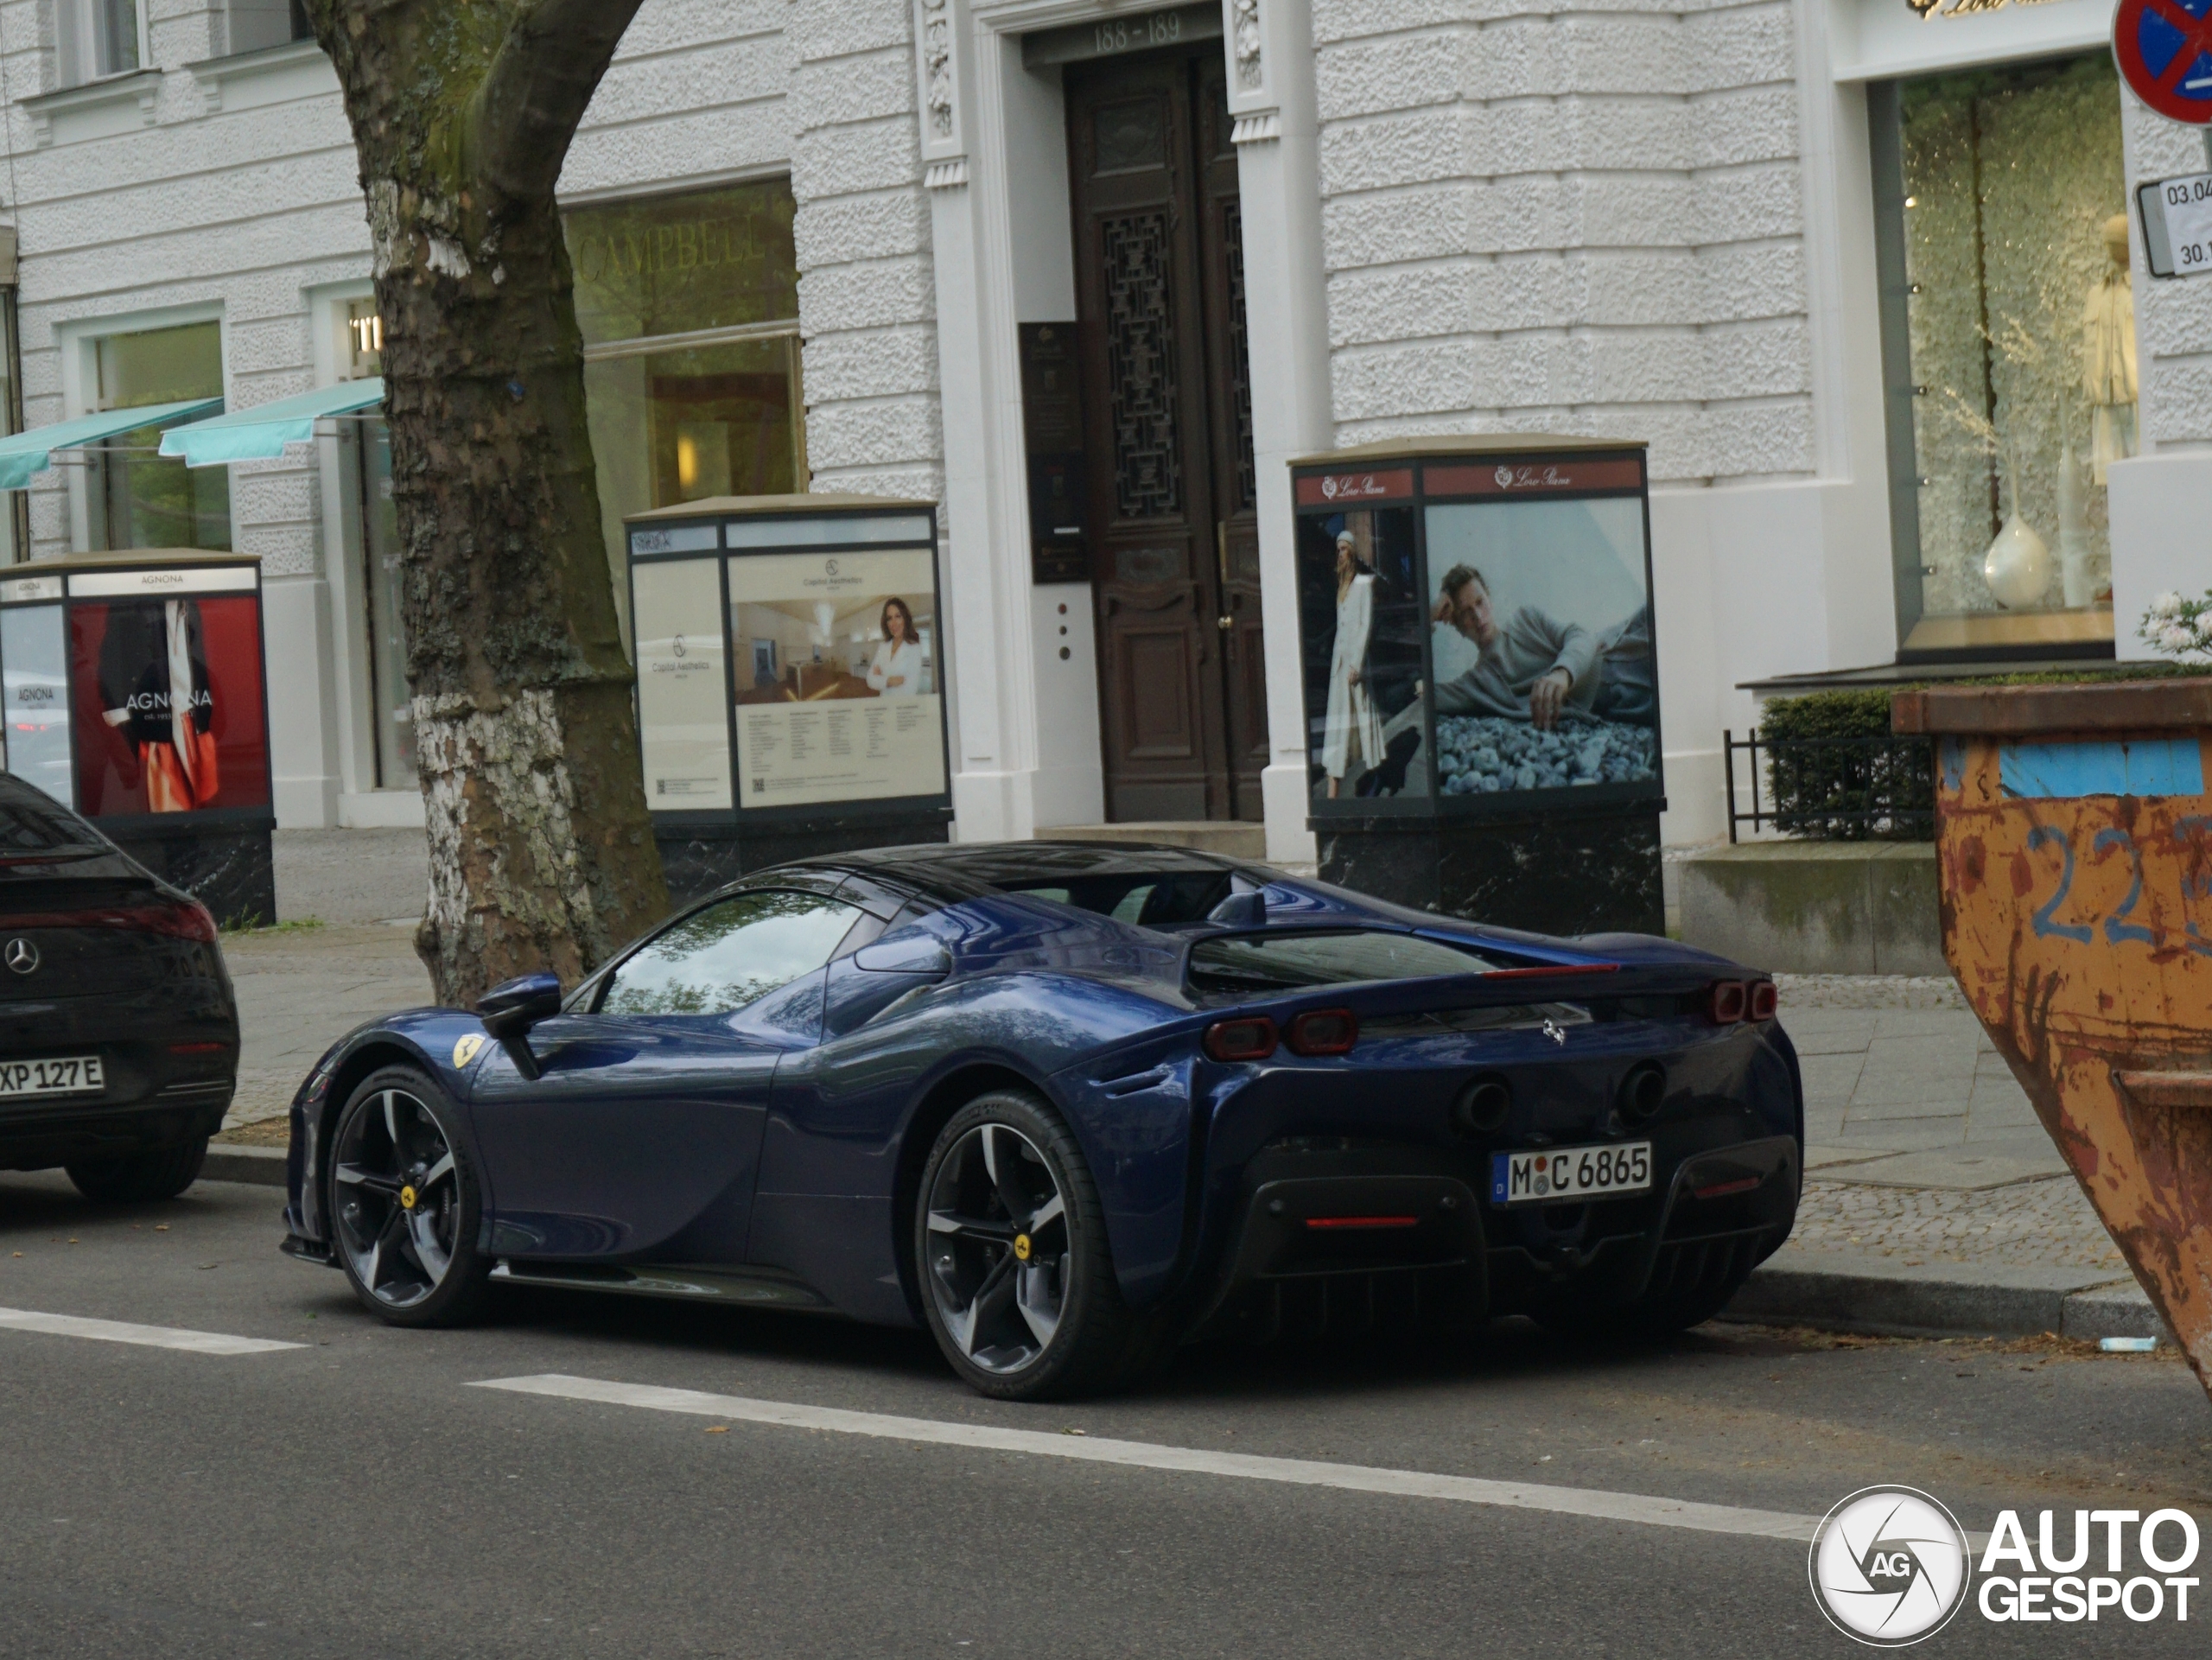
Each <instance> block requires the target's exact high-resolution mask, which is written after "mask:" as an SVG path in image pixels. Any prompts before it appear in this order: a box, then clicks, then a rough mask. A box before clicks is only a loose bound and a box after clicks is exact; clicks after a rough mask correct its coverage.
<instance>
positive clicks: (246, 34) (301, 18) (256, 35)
mask: <svg viewBox="0 0 2212 1660" xmlns="http://www.w3.org/2000/svg"><path fill="white" fill-rule="evenodd" d="M229 10H230V24H231V35H230V47H231V50H232V52H234V53H236V52H260V51H264V50H266V49H267V48H270V47H272V46H289V44H290V43H291V42H292V41H311V40H313V39H314V38H315V26H314V25H313V24H312V23H310V22H308V12H307V8H306V7H305V6H304V5H302V3H301V0H230V7H229Z"/></svg>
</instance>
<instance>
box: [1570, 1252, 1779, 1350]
mask: <svg viewBox="0 0 2212 1660" xmlns="http://www.w3.org/2000/svg"><path fill="white" fill-rule="evenodd" d="M1751 1267H1752V1259H1751V1253H1750V1252H1749V1251H1747V1250H1743V1249H1741V1248H1738V1249H1734V1250H1726V1251H1713V1250H1708V1251H1707V1254H1706V1256H1704V1258H1703V1259H1702V1260H1701V1261H1700V1262H1697V1263H1695V1264H1694V1265H1690V1271H1688V1272H1686V1273H1678V1274H1676V1275H1675V1276H1673V1277H1672V1278H1671V1279H1670V1280H1669V1282H1668V1283H1667V1284H1666V1285H1665V1286H1664V1287H1662V1288H1658V1289H1654V1290H1646V1291H1645V1292H1644V1294H1643V1295H1642V1296H1640V1297H1637V1299H1635V1300H1634V1301H1630V1302H1626V1303H1623V1302H1613V1301H1605V1300H1603V1299H1600V1298H1597V1297H1590V1296H1581V1297H1578V1296H1575V1295H1573V1294H1567V1295H1562V1296H1560V1297H1559V1298H1557V1299H1555V1300H1554V1301H1551V1302H1548V1303H1546V1304H1543V1305H1542V1306H1541V1307H1538V1308H1537V1309H1536V1310H1535V1318H1536V1323H1537V1324H1538V1325H1540V1326H1542V1327H1543V1328H1544V1329H1545V1330H1546V1331H1548V1332H1552V1333H1554V1335H1556V1336H1559V1337H1563V1338H1567V1339H1572V1340H1573V1341H1575V1342H1579V1343H1626V1344H1649V1343H1662V1342H1664V1341H1665V1340H1666V1339H1669V1338H1670V1337H1674V1336H1675V1335H1676V1334H1677V1333H1679V1332H1687V1331H1688V1330H1689V1329H1690V1327H1692V1326H1702V1325H1704V1324H1705V1322H1706V1321H1707V1320H1711V1319H1712V1318H1713V1316H1714V1315H1716V1314H1718V1313H1719V1312H1720V1311H1721V1310H1722V1309H1724V1308H1726V1307H1727V1306H1728V1305H1729V1304H1730V1303H1731V1302H1732V1301H1734V1300H1735V1296H1736V1294H1737V1293H1738V1291H1741V1290H1742V1289H1743V1288H1744V1282H1745V1281H1746V1280H1748V1279H1750V1278H1751Z"/></svg>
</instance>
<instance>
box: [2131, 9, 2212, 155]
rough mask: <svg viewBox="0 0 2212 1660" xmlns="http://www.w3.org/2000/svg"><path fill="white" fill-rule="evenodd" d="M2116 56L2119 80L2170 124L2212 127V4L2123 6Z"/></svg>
mask: <svg viewBox="0 0 2212 1660" xmlns="http://www.w3.org/2000/svg"><path fill="white" fill-rule="evenodd" d="M2112 54H2113V59H2114V60H2115V61H2116V62H2117V63H2118V64H2119V66H2120V79H2121V80H2125V81H2126V83H2127V85H2128V86H2129V88H2130V90H2132V91H2133V92H2134V94H2135V96H2136V97H2138V98H2139V99H2142V100H2143V102H2144V103H2145V104H2146V105H2149V106H2150V107H2151V108H2152V109H2153V110H2155V111H2158V113H2159V114H2160V115H2162V116H2164V117H2165V118H2166V119H2167V120H2169V121H2178V122H2181V123H2182V124H2184V125H2187V126H2191V127H2202V126H2204V125H2207V124H2212V0H2120V10H2119V11H2118V12H2116V13H2115V14H2114V15H2113V20H2112Z"/></svg>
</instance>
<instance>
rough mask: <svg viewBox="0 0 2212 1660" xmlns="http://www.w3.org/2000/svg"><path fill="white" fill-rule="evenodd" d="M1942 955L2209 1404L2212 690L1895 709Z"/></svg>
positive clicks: (1972, 698)
mask: <svg viewBox="0 0 2212 1660" xmlns="http://www.w3.org/2000/svg"><path fill="white" fill-rule="evenodd" d="M1891 725H1892V726H1893V727H1894V728H1895V729H1896V730H1897V731H1898V732H1901V733H1928V734H1931V735H1934V736H1935V738H1936V858H1937V870H1938V873H1939V875H1938V881H1939V882H1940V885H1941V900H1942V923H1943V954H1944V956H1945V957H1946V958H1948V961H1949V963H1950V964H1951V971H1952V972H1953V973H1954V974H1955V975H1956V976H1958V981H1959V985H1960V987H1961V989H1963V990H1964V991H1965V993H1966V997H1967V1002H1968V1004H1969V1005H1971V1006H1972V1008H1973V1009H1974V1013H1975V1014H1976V1015H1978V1016H1979V1017H1980V1021H1981V1023H1982V1025H1983V1026H1984V1027H1986V1029H1987V1030H1988V1033H1989V1035H1990V1039H1991V1040H1992V1041H1993V1043H1995V1044H1996V1046H1997V1048H1998V1050H1999V1053H2002V1054H2003V1055H2004V1057H2005V1060H2006V1061H2007V1062H2009V1063H2010V1064H2011V1065H2012V1072H2013V1075H2014V1076H2015V1077H2017V1078H2018V1079H2019V1080H2020V1086H2021V1088H2023V1089H2024V1090H2025V1091H2027V1094H2028V1098H2029V1100H2031V1102H2033V1103H2035V1109H2036V1112H2037V1116H2039V1117H2040V1118H2041V1119H2042V1120H2043V1125H2044V1129H2046V1130H2048V1131H2049V1132H2050V1137H2051V1140H2052V1141H2054V1142H2056V1143H2057V1145H2058V1150H2059V1152H2060V1153H2061V1154H2063V1155H2064V1157H2065V1159H2066V1161H2067V1163H2068V1164H2069V1166H2070V1167H2072V1169H2073V1171H2074V1174H2075V1177H2076V1178H2077V1179H2078V1180H2080V1181H2081V1184H2082V1191H2083V1192H2084V1193H2087V1194H2088V1196H2089V1199H2090V1202H2091V1203H2092V1204H2094V1205H2095V1206H2096V1207H2097V1214H2098V1215H2099V1216H2100V1217H2101V1218H2103V1220H2104V1224H2105V1226H2106V1227H2107V1229H2109V1230H2110V1231H2111V1232H2112V1237H2113V1240H2114V1242H2115V1243H2118V1245H2119V1246H2120V1250H2121V1251H2122V1252H2123V1253H2125V1254H2126V1257H2127V1261H2128V1265H2129V1266H2130V1267H2131V1268H2133V1269H2134V1270H2135V1277H2136V1278H2137V1279H2138V1280H2139V1281H2140V1282H2142V1285H2143V1288H2144V1289H2145V1291H2146V1292H2148V1293H2149V1294H2150V1296H2151V1301H2152V1302H2153V1303H2155V1304H2156V1305H2157V1306H2158V1312H2159V1313H2162V1314H2164V1316H2165V1319H2166V1322H2167V1324H2168V1325H2170V1326H2172V1328H2173V1330H2174V1332H2175V1335H2176V1336H2177V1337H2178V1338H2179V1339H2181V1343H2182V1346H2183V1349H2184V1350H2185V1351H2186V1352H2187V1354H2188V1357H2189V1362H2190V1365H2191V1366H2192V1367H2193V1368H2194V1369H2195V1370H2196V1377H2197V1381H2198V1382H2199V1383H2203V1384H2204V1385H2205V1388H2206V1390H2207V1392H2208V1393H2212V790H2208V788H2207V783H2206V780H2207V779H2208V778H2212V753H2208V752H2212V678H2204V679H2197V678H2193V677H2192V678H2188V679H2181V678H2176V679H2171V680H2149V681H2134V682H2115V683H2107V684H2089V685H2072V686H2050V685H2037V686H1957V687H1934V688H1929V689H1927V690H1914V691H1901V692H1899V693H1897V696H1896V698H1895V699H1894V701H1893V703H1892V704H1891Z"/></svg>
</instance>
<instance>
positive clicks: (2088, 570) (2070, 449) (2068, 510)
mask: <svg viewBox="0 0 2212 1660" xmlns="http://www.w3.org/2000/svg"><path fill="white" fill-rule="evenodd" d="M2057 496H2058V576H2059V582H2060V583H2061V584H2062V586H2063V589H2064V592H2065V595H2066V603H2067V604H2068V605H2069V606H2071V607H2078V606H2085V605H2088V603H2089V602H2090V601H2093V600H2094V599H2095V598H2096V596H2097V573H2096V569H2095V566H2094V563H2093V560H2092V557H2091V555H2090V552H2089V481H2088V479H2086V478H2085V477H2083V476H2082V461H2081V458H2080V457H2079V456H2078V455H2075V453H2074V443H2073V440H2071V439H2070V438H2069V440H2068V441H2067V442H2066V444H2065V447H2064V448H2062V449H2061V450H2060V451H2059V452H2058V489H2057Z"/></svg>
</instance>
